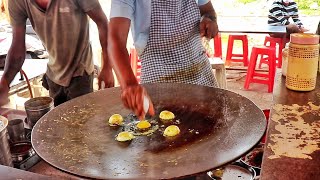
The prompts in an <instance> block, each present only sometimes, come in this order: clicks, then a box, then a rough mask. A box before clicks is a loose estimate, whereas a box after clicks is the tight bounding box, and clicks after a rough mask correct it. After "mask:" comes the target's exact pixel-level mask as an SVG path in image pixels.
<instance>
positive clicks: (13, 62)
mask: <svg viewBox="0 0 320 180" xmlns="http://www.w3.org/2000/svg"><path fill="white" fill-rule="evenodd" d="M14 49H18V50H14ZM25 52H26V48H25V46H21V47H13V46H11V48H10V50H9V52H8V54H7V58H6V61H5V68H4V73H3V76H2V78H4V79H3V80H2V81H6V83H8V85H9V84H10V83H11V82H12V81H13V79H14V77H15V76H16V74H17V73H18V72H19V71H20V70H21V67H22V65H23V62H24V59H25Z"/></svg>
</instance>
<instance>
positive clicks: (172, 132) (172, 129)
mask: <svg viewBox="0 0 320 180" xmlns="http://www.w3.org/2000/svg"><path fill="white" fill-rule="evenodd" d="M179 133H180V129H179V127H178V126H176V125H170V126H168V127H167V128H166V129H165V130H164V132H163V136H168V137H173V136H176V135H178V134H179Z"/></svg>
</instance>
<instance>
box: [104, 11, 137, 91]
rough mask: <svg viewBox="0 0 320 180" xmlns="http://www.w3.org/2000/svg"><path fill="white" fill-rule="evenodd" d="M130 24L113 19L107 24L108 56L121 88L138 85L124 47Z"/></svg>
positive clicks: (119, 19) (125, 20) (120, 18)
mask: <svg viewBox="0 0 320 180" xmlns="http://www.w3.org/2000/svg"><path fill="white" fill-rule="evenodd" d="M130 22H131V21H130V19H127V18H123V17H115V18H111V20H110V23H109V40H110V41H109V43H110V44H109V47H108V50H109V55H110V59H111V61H112V64H113V65H114V66H113V67H114V70H115V72H116V75H117V77H118V80H119V82H120V86H121V87H122V88H126V87H127V86H130V85H137V84H138V82H137V80H136V78H135V76H134V74H133V71H132V69H131V66H130V62H129V55H128V51H127V47H126V44H127V38H128V33H129V28H130Z"/></svg>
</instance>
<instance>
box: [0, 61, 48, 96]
mask: <svg viewBox="0 0 320 180" xmlns="http://www.w3.org/2000/svg"><path fill="white" fill-rule="evenodd" d="M48 61H49V60H48V59H26V60H25V62H24V64H23V66H22V70H23V71H24V72H25V73H26V75H27V76H28V79H29V81H32V80H35V79H37V78H41V77H42V76H43V74H44V73H45V72H46V70H47V63H48ZM2 74H3V70H1V71H0V77H1V76H2ZM26 84H27V82H26V80H25V79H24V80H20V74H19V73H18V74H17V75H16V76H15V78H14V79H13V81H12V82H11V84H10V94H13V93H15V92H17V89H19V88H21V87H22V86H25V85H26Z"/></svg>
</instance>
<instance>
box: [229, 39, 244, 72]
mask: <svg viewBox="0 0 320 180" xmlns="http://www.w3.org/2000/svg"><path fill="white" fill-rule="evenodd" d="M235 40H239V41H242V54H233V53H232V50H233V43H234V41H235ZM248 51H249V50H248V38H247V35H229V39H228V48H227V56H226V61H234V62H243V64H244V66H248Z"/></svg>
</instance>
